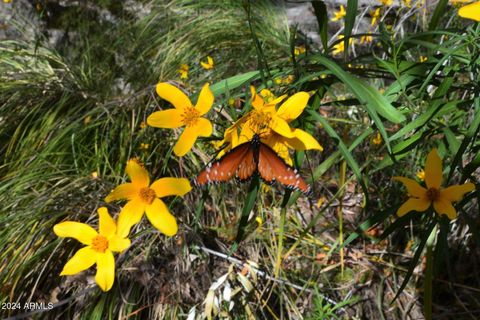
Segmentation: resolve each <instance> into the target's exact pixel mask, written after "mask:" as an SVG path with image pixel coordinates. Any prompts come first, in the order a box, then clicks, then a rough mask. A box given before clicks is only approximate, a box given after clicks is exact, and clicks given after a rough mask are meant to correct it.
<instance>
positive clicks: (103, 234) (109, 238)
mask: <svg viewBox="0 0 480 320" xmlns="http://www.w3.org/2000/svg"><path fill="white" fill-rule="evenodd" d="M98 215H99V223H98V230H99V232H97V231H95V229H93V228H92V227H90V226H89V225H88V224H85V223H80V222H74V221H65V222H61V223H58V224H56V225H55V226H54V227H53V232H55V234H56V235H57V236H59V237H61V238H67V237H68V238H74V239H76V240H78V241H80V242H81V243H83V244H84V245H86V247H83V248H82V249H80V250H78V251H77V252H76V253H75V254H74V256H73V257H72V258H71V259H70V260H68V262H67V263H66V264H65V266H64V267H63V270H62V272H61V273H60V275H61V276H69V275H74V274H77V273H79V272H81V271H83V270H86V269H88V268H90V267H91V266H93V265H94V264H97V273H96V275H95V281H96V282H97V284H98V286H99V287H100V289H102V290H103V291H108V290H110V288H112V286H113V282H114V280H115V258H114V257H113V252H122V251H124V250H125V249H127V248H128V247H129V246H130V240H129V239H128V238H127V236H128V233H123V234H122V233H119V230H120V229H121V228H120V224H119V225H118V226H117V224H116V223H115V220H113V218H112V217H111V216H110V214H109V213H108V210H107V208H105V207H101V208H99V209H98Z"/></svg>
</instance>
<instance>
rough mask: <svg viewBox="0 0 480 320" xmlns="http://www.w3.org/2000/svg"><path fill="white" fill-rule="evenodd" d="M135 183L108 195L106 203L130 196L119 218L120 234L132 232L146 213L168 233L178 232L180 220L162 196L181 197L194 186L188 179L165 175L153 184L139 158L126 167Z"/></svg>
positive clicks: (125, 185)
mask: <svg viewBox="0 0 480 320" xmlns="http://www.w3.org/2000/svg"><path fill="white" fill-rule="evenodd" d="M125 171H126V172H127V175H128V176H129V177H130V180H131V182H129V183H124V184H121V185H119V186H117V187H116V188H115V189H114V190H113V191H112V192H110V194H109V195H108V196H107V197H106V198H105V201H106V202H110V201H113V200H121V199H127V200H128V202H127V204H126V205H125V206H124V207H123V208H122V211H121V212H120V215H119V217H118V224H119V233H120V234H128V233H129V232H130V228H131V227H132V226H133V225H134V224H136V223H138V222H139V221H140V219H142V217H143V214H144V213H146V216H147V218H148V220H150V222H151V223H152V225H153V226H154V227H155V228H157V229H158V230H160V232H162V233H163V234H165V235H167V236H173V235H175V234H176V233H177V230H178V226H177V221H176V220H175V218H174V217H173V216H172V214H171V213H170V211H169V210H168V207H167V206H166V205H165V203H164V202H163V201H162V200H161V199H160V198H163V197H166V196H173V195H176V196H181V197H183V196H184V195H185V194H187V193H188V192H190V190H191V189H192V187H191V186H190V182H189V181H188V179H185V178H161V179H158V180H156V181H154V182H153V183H152V184H150V177H149V175H148V172H147V170H145V168H144V167H143V166H142V165H141V164H140V163H138V161H137V160H129V161H128V162H127V168H126V169H125Z"/></svg>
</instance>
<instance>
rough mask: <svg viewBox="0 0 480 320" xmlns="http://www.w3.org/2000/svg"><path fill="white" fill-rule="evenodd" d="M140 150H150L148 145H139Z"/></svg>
mask: <svg viewBox="0 0 480 320" xmlns="http://www.w3.org/2000/svg"><path fill="white" fill-rule="evenodd" d="M139 149H140V150H148V149H150V144H149V143H143V142H142V143H140V148H139Z"/></svg>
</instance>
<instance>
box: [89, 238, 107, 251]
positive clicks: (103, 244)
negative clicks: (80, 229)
mask: <svg viewBox="0 0 480 320" xmlns="http://www.w3.org/2000/svg"><path fill="white" fill-rule="evenodd" d="M92 249H93V250H95V251H97V252H99V253H104V252H105V250H107V249H108V240H107V238H105V237H104V236H102V235H101V234H99V235H97V236H96V237H95V238H93V240H92Z"/></svg>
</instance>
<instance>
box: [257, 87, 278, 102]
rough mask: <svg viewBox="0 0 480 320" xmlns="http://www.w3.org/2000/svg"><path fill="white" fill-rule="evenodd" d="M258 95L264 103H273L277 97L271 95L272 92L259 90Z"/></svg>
mask: <svg viewBox="0 0 480 320" xmlns="http://www.w3.org/2000/svg"><path fill="white" fill-rule="evenodd" d="M260 95H261V96H262V98H263V100H264V101H265V102H266V103H269V102H272V101H274V100H275V99H276V98H277V97H275V95H274V94H273V93H272V91H270V90H268V89H262V90H260Z"/></svg>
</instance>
